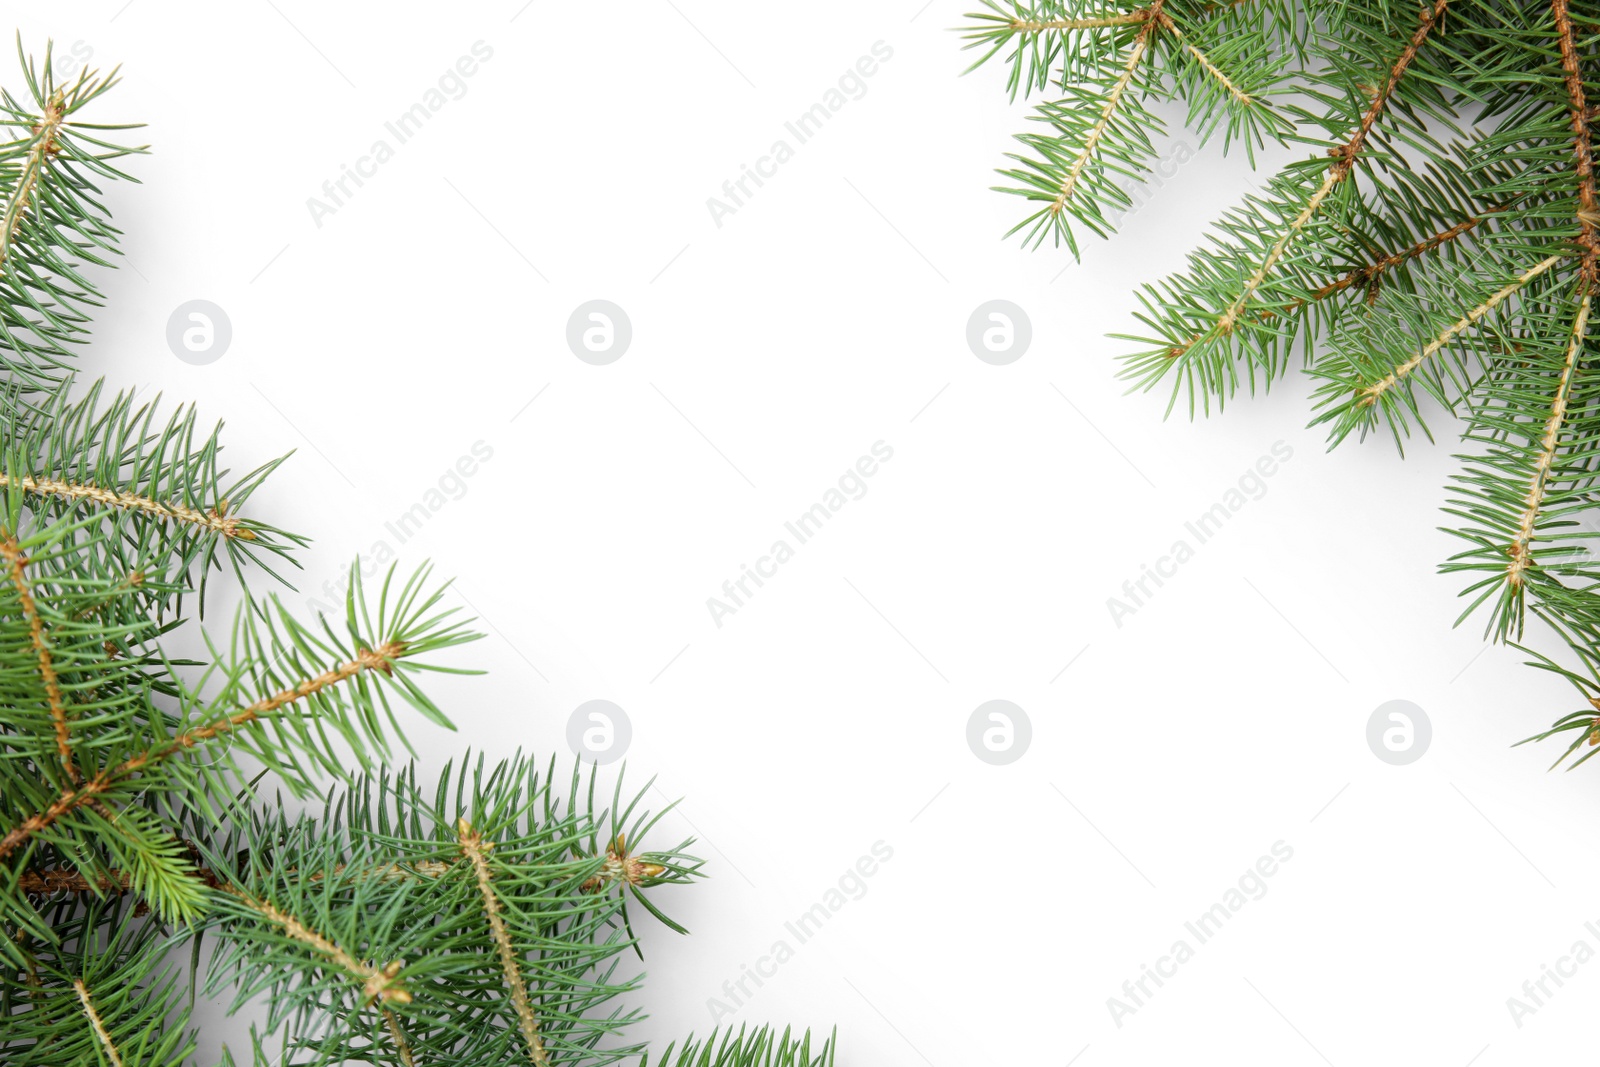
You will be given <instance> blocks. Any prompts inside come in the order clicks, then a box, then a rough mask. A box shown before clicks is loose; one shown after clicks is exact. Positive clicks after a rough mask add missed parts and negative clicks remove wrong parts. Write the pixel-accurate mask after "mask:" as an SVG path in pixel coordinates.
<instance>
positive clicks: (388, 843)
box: [0, 41, 833, 1067]
mask: <svg viewBox="0 0 1600 1067" xmlns="http://www.w3.org/2000/svg"><path fill="white" fill-rule="evenodd" d="M18 51H19V55H20V54H21V44H20V41H19V45H18ZM23 64H24V82H25V85H26V89H27V92H26V94H25V95H22V96H13V95H11V94H5V95H3V96H0V101H3V106H0V111H3V112H4V114H3V116H0V123H3V124H4V125H6V126H7V127H8V128H9V129H10V131H11V132H10V140H9V141H8V142H7V143H5V144H4V145H0V203H3V205H4V206H3V216H0V431H3V441H4V448H3V451H0V490H3V495H0V1061H3V1062H5V1063H7V1064H15V1065H17V1067H78V1065H102V1067H133V1065H135V1064H139V1065H144V1067H179V1065H182V1064H188V1063H190V1062H192V1058H193V1053H194V1050H195V1047H196V1036H197V1035H196V1032H195V1024H194V1023H193V1021H192V1014H191V1013H192V1005H193V1000H194V996H195V994H196V992H197V990H198V989H201V988H204V989H205V990H206V992H207V993H208V994H209V995H212V996H216V997H221V998H223V999H224V1000H228V1001H231V1003H232V1006H233V1008H234V1009H235V1010H248V1011H250V1012H251V1014H253V1015H257V1016H258V1025H257V1026H256V1027H255V1028H254V1029H253V1030H252V1037H251V1048H250V1049H249V1050H248V1056H249V1059H250V1061H251V1062H252V1063H255V1064H270V1063H283V1064H296V1065H313V1064H330V1065H331V1064H342V1063H375V1064H395V1065H401V1067H414V1065H423V1064H427V1065H436V1064H458V1065H461V1067H468V1065H471V1067H482V1065H486V1064H494V1063H531V1064H534V1065H535V1067H548V1065H573V1067H579V1065H601V1064H609V1063H615V1062H631V1063H638V1062H641V1061H645V1060H647V1055H646V1051H645V1049H644V1048H643V1047H642V1045H641V1044H640V1043H638V1042H637V1041H635V1040H631V1039H630V1038H629V1037H628V1029H629V1026H630V1024H632V1023H634V1022H636V1021H637V1020H638V1019H640V1018H642V1017H643V1016H642V1014H641V1013H640V1012H639V1011H638V1010H637V1009H635V1008H631V1007H628V1006H626V1005H624V1004H623V1003H622V1001H623V999H624V998H626V997H627V996H628V995H629V994H632V993H634V992H635V991H636V990H637V989H638V988H639V984H640V979H641V976H640V975H639V974H637V973H636V972H635V971H634V970H632V969H631V968H630V967H629V960H628V955H627V954H628V953H630V952H636V951H637V949H638V939H637V937H636V936H635V934H634V929H633V925H632V923H633V916H634V915H635V914H636V913H635V911H634V906H635V905H637V906H638V907H639V908H642V909H643V910H644V911H645V912H647V913H649V914H650V915H652V916H654V917H655V919H657V920H660V921H661V922H664V923H665V924H666V925H668V926H669V927H670V928H672V929H677V930H680V931H681V928H680V927H678V926H677V925H676V924H675V923H673V922H672V921H671V920H670V919H668V918H667V917H666V916H665V915H664V914H663V913H662V912H661V910H660V907H659V906H658V904H657V903H656V902H655V901H654V900H653V899H652V898H653V896H654V893H655V892H656V890H657V889H658V887H663V886H668V885H684V884H687V883H689V882H690V881H692V880H693V879H695V878H696V877H697V876H698V875H699V873H700V861H699V860H697V859H695V858H694V857H693V856H691V855H690V854H689V852H688V848H689V847H690V844H691V843H690V842H687V841H686V842H683V843H681V844H678V845H676V846H674V847H672V848H668V849H665V850H659V851H649V850H645V851H636V850H635V849H636V846H637V845H638V844H639V843H640V842H642V841H643V840H645V839H646V838H647V837H649V836H650V835H651V833H652V832H653V831H654V830H655V828H656V824H657V821H658V820H659V818H660V814H659V813H658V814H657V815H654V816H652V815H650V814H648V813H646V812H645V811H644V810H643V809H642V807H641V798H642V795H643V793H642V791H640V792H638V793H635V794H632V795H631V796H630V795H624V794H623V792H622V786H621V781H620V779H619V780H618V782H617V784H616V786H615V789H614V790H613V792H612V793H611V795H610V796H609V797H606V796H604V795H603V794H599V793H598V789H599V786H598V782H597V779H596V776H595V774H594V772H593V770H592V769H591V771H590V773H589V774H588V775H587V776H585V775H584V774H583V773H582V771H581V769H580V768H578V767H574V768H572V770H571V771H570V773H566V774H562V773H559V772H558V769H557V767H556V765H555V762H554V761H551V763H549V764H548V765H546V766H544V767H542V768H541V767H538V766H536V765H535V764H533V763H532V762H531V761H530V760H528V759H525V758H523V757H522V756H520V755H519V756H514V757H512V758H509V759H506V760H502V761H499V762H496V763H490V762H488V761H487V760H486V759H485V758H484V757H483V756H479V757H477V758H476V759H475V760H469V761H463V762H462V763H460V765H459V766H457V767H455V768H453V769H451V768H447V769H446V770H445V772H444V773H443V774H442V775H441V776H440V777H439V779H438V780H437V782H435V783H430V784H427V785H424V784H421V783H419V781H418V778H417V772H416V770H415V767H414V766H413V765H411V764H410V763H409V762H405V761H403V759H401V758H400V757H403V754H404V752H405V751H406V750H407V748H408V746H407V745H406V742H405V727H406V723H407V721H408V720H410V719H412V718H413V717H416V716H420V717H421V718H422V719H424V720H426V721H428V722H430V723H433V724H438V725H446V726H447V725H448V720H447V718H446V717H445V715H444V713H443V711H442V710H441V709H440V708H439V707H438V706H437V705H436V704H435V703H434V701H433V700H432V699H431V698H430V697H429V696H428V694H427V691H426V686H425V684H424V683H425V680H426V677H427V676H428V675H429V674H430V673H434V674H436V673H439V672H449V673H468V672H464V671H463V669H462V668H460V667H457V666H453V665H452V661H453V658H454V657H453V654H454V653H455V652H456V650H457V649H458V648H459V647H460V646H462V645H464V644H466V643H468V642H470V641H472V640H473V639H474V638H475V637H476V636H477V635H476V634H474V633H473V632H472V631H471V630H470V629H469V627H468V623H467V622H466V621H465V620H462V619H460V618H458V617H457V615H456V610H455V609H454V608H450V607H447V606H445V603H444V600H443V596H444V592H445V590H444V586H442V585H441V584H439V583H437V582H435V581H434V580H433V579H432V577H431V575H430V573H429V571H428V569H427V568H426V567H424V568H422V569H420V570H418V571H416V572H415V573H411V574H403V573H400V572H397V571H395V570H392V569H391V570H390V572H389V573H388V574H386V575H384V576H383V578H382V580H381V582H378V583H376V584H375V585H374V586H370V587H369V586H368V585H367V584H365V583H363V581H362V575H361V569H360V567H359V566H355V565H353V566H352V569H351V581H350V583H349V593H348V596H347V602H346V604H345V608H344V611H343V614H342V616H341V617H337V618H318V619H315V620H309V621H308V620H302V619H299V618H297V617H295V615H294V614H293V613H291V612H290V611H289V610H288V609H287V608H285V606H284V605H283V604H282V603H281V602H280V601H279V600H278V599H277V597H276V596H274V595H272V594H271V593H270V592H267V593H263V592H261V591H259V590H257V589H254V588H251V586H252V585H255V586H260V585H263V584H264V585H266V586H271V585H273V584H275V583H279V584H281V583H282V581H283V579H282V577H281V576H282V574H284V573H286V572H287V569H288V568H289V567H293V566H297V564H296V562H295V555H296V552H297V550H298V549H299V548H300V547H301V546H303V545H304V544H305V543H306V539H305V538H303V537H301V536H299V535H298V534H295V533H291V532H289V531H287V530H284V529H280V528H279V527H278V526H276V525H274V524H272V523H270V522H268V521H266V520H265V519H262V518H260V517H257V516H256V515H254V514H252V513H251V509H250V508H249V507H248V505H249V504H250V502H251V499H252V496H253V495H254V493H255V491H256V490H257V489H258V488H259V487H260V486H261V485H262V484H263V482H264V481H265V480H266V479H267V478H268V477H270V476H271V475H272V474H273V472H274V471H275V469H276V468H277V466H278V464H279V463H280V462H281V460H279V461H273V462H270V463H267V464H264V465H262V466H260V467H257V468H255V469H253V470H250V471H249V472H247V473H244V474H242V475H236V474H233V473H231V472H230V470H229V468H228V467H227V466H226V465H225V461H224V459H223V445H222V440H221V427H220V426H218V427H217V428H215V429H211V430H206V429H205V428H203V427H202V426H201V424H200V422H199V418H198V415H197V414H196V412H195V411H194V410H193V409H192V408H188V407H179V408H177V409H176V410H174V411H172V412H171V413H170V414H167V415H163V414H161V412H160V405H159V403H152V404H138V403H136V402H135V400H134V398H133V397H132V396H131V395H130V394H126V393H116V394H114V393H111V392H109V391H108V390H107V389H106V388H105V387H104V386H103V384H102V383H99V382H96V383H93V384H91V385H88V386H86V387H82V388H79V387H77V386H76V384H75V382H74V380H73V377H72V373H71V369H70V362H69V359H68V357H69V354H70V351H71V350H70V349H69V347H68V345H70V344H73V343H76V342H79V341H81V340H83V334H84V333H85V331H86V329H87V309H89V308H91V307H93V306H94V304H95V302H96V301H97V299H98V294H97V293H96V290H95V288H94V286H93V283H92V282H91V281H90V280H89V278H88V277H87V275H88V274H92V273H93V270H92V268H93V266H95V265H101V266H103V265H106V264H109V263H111V262H113V260H114V258H115V256H116V255H117V249H116V243H117V236H118V235H117V230H116V229H115V228H114V227H112V226H111V224H110V222H109V216H108V213H107V211H106V210H105V207H104V205H103V203H102V200H101V197H102V187H103V186H104V185H105V184H106V183H107V182H110V181H114V180H126V179H127V176H126V175H125V174H123V173H122V172H121V171H120V170H118V169H116V167H114V166H113V165H112V161H114V160H119V159H121V158H123V157H125V156H128V155H131V154H134V153H138V152H141V151H143V149H142V148H135V147H130V146H125V145H121V144H117V143H113V142H111V141H108V140H106V139H105V138H107V137H110V136H112V135H113V133H115V132H116V131H126V130H128V129H130V128H131V127H127V126H106V125H98V124H94V123H91V122H88V121H87V120H86V119H85V117H84V116H83V114H82V113H83V110H84V108H85V107H86V105H88V104H89V103H91V102H93V101H96V100H97V99H98V98H99V97H100V96H101V95H103V94H104V93H105V92H106V91H107V90H108V89H109V88H111V87H112V86H113V85H114V84H115V82H116V78H115V76H114V75H112V76H108V77H103V78H102V77H98V76H97V75H95V74H93V73H90V72H85V73H83V74H80V75H79V76H78V77H77V79H76V80H74V81H72V82H70V83H58V81H57V79H56V76H55V72H54V70H53V67H52V62H51V58H50V52H49V50H48V49H47V50H46V52H45V57H44V60H43V62H42V63H39V64H34V63H31V62H29V61H27V60H26V59H24V61H23ZM224 572H226V573H227V574H228V575H229V576H231V577H232V578H233V579H235V580H236V581H237V582H238V583H239V586H240V588H241V589H242V590H243V593H244V599H243V604H242V605H241V606H240V607H239V609H238V611H237V613H236V615H235V616H234V618H233V621H232V624H231V627H229V628H228V629H227V630H226V633H225V636H220V635H218V634H217V633H216V632H215V630H214V628H213V629H209V630H203V631H201V632H202V633H203V634H204V641H203V647H204V648H205V650H206V654H205V655H204V656H203V657H202V658H200V659H183V658H178V657H177V656H175V655H174V654H172V653H170V652H169V651H168V649H169V648H171V647H173V646H174V645H175V643H176V642H177V641H179V640H180V639H181V638H182V637H183V635H185V634H187V633H190V632H192V630H193V628H194V627H195V626H196V625H197V620H193V619H191V615H196V616H198V615H199V614H200V613H201V611H202V609H203V605H204V603H205V601H206V598H207V596H208V582H210V581H211V580H212V579H213V578H215V577H216V576H217V575H218V574H222V573H224ZM247 581H248V583H249V584H247ZM213 595H214V594H213ZM200 644H202V642H196V641H190V642H188V645H189V646H190V647H195V646H197V645H200ZM397 759H398V761H397ZM319 797H320V798H322V799H321V800H320V802H319V800H318V798H319ZM832 1048H833V1044H832V1040H831V1039H829V1040H828V1041H825V1042H822V1043H821V1045H820V1046H815V1047H814V1046H813V1045H812V1044H811V1042H810V1039H809V1036H806V1037H801V1038H798V1039H796V1038H793V1037H791V1036H790V1035H789V1034H788V1033H787V1032H785V1033H784V1034H783V1035H782V1036H781V1037H779V1036H776V1035H775V1034H774V1033H773V1032H771V1031H769V1030H765V1029H761V1030H753V1031H740V1032H739V1033H737V1034H722V1035H713V1037H712V1038H711V1039H709V1040H707V1041H706V1042H703V1043H696V1042H694V1041H693V1040H691V1041H690V1042H688V1043H686V1044H683V1045H674V1046H668V1048H667V1049H666V1051H665V1052H664V1053H663V1054H662V1056H661V1057H659V1058H658V1059H655V1060H649V1061H648V1062H655V1063H661V1064H667V1063H671V1064H675V1065H681V1067H688V1065H690V1064H694V1065H704V1067H712V1065H716V1067H735V1065H738V1067H757V1065H760V1067H818V1065H821V1064H824V1063H829V1064H831V1062H832V1055H833V1053H832ZM226 1062H228V1063H232V1062H234V1061H233V1059H232V1054H231V1053H230V1054H228V1056H227V1058H226Z"/></svg>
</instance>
